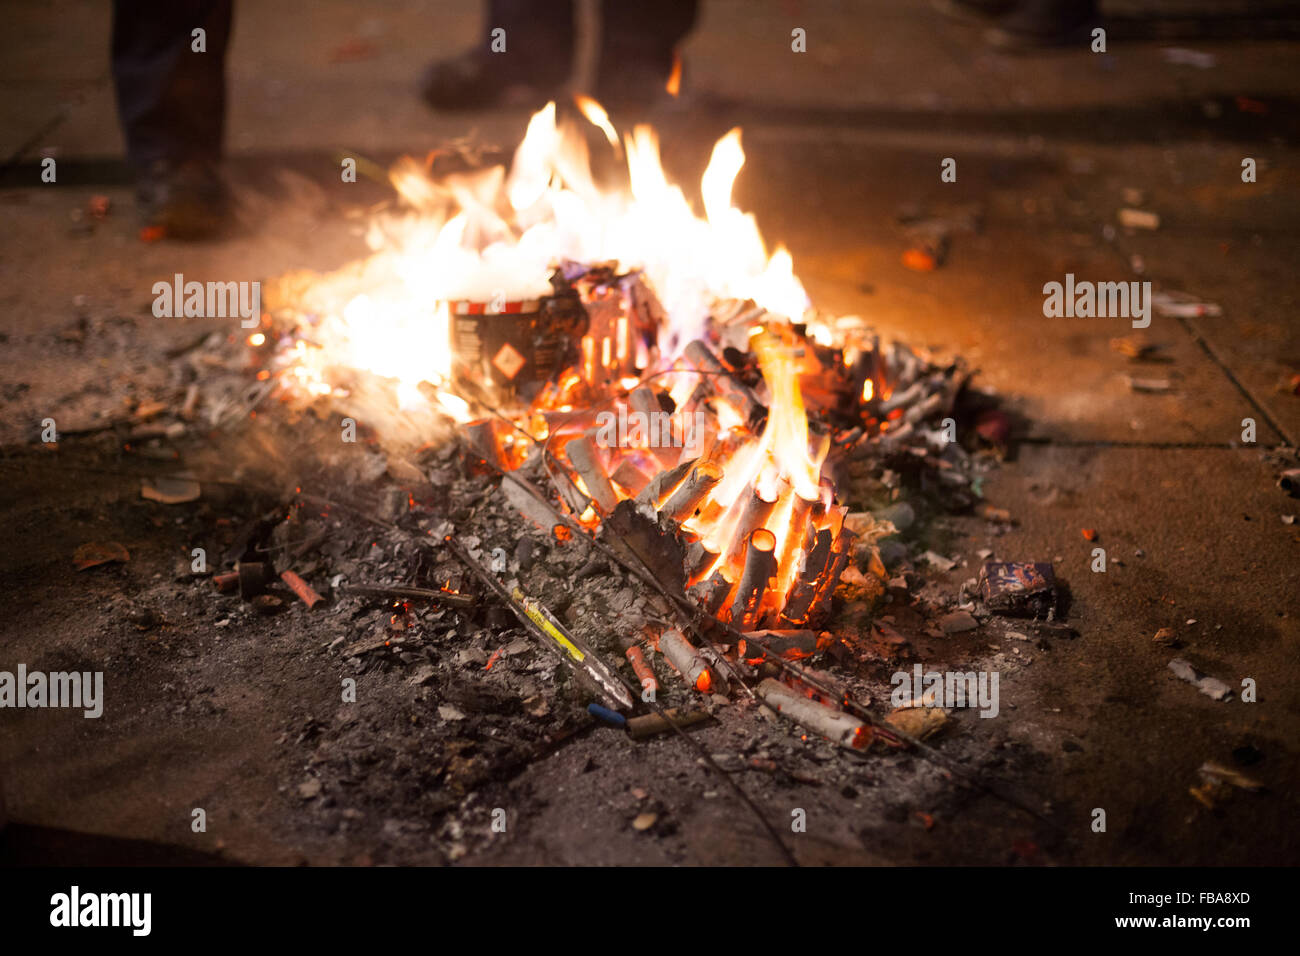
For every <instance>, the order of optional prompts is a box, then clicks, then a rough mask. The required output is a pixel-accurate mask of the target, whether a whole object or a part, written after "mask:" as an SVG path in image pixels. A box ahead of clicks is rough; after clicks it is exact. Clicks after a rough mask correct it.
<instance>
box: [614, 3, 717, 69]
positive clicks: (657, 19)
mask: <svg viewBox="0 0 1300 956" xmlns="http://www.w3.org/2000/svg"><path fill="white" fill-rule="evenodd" d="M698 6H699V4H698V2H697V0H658V2H655V3H642V2H636V0H603V3H602V4H601V21H602V24H601V37H600V68H601V71H602V73H603V72H605V71H608V70H617V69H619V68H620V66H625V65H638V66H643V67H651V68H653V69H654V70H656V71H662V73H663V74H664V76H665V77H666V76H667V75H668V72H669V71H670V70H671V69H672V65H673V49H674V47H676V46H677V44H678V43H680V42H681V40H682V38H683V37H685V36H686V34H687V33H689V32H690V30H691V27H693V26H694V25H695V14H696V10H697V8H698Z"/></svg>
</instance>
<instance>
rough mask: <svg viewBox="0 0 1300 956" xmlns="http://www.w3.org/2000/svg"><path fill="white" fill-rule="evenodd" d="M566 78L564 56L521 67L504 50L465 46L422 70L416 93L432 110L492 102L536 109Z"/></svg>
mask: <svg viewBox="0 0 1300 956" xmlns="http://www.w3.org/2000/svg"><path fill="white" fill-rule="evenodd" d="M568 78H569V61H568V58H567V57H564V56H557V57H556V58H555V59H554V60H553V61H552V62H549V63H547V64H545V65H542V66H538V67H535V68H533V67H523V66H521V61H519V60H517V59H512V60H507V59H506V55H505V54H492V53H484V52H482V51H480V50H468V51H466V52H465V53H462V54H460V55H459V56H455V57H452V58H451V59H447V60H439V61H437V62H436V63H434V64H432V65H431V66H430V67H429V68H428V69H427V70H425V73H424V77H423V78H422V80H421V81H420V95H421V97H423V99H424V101H425V102H426V103H428V104H429V106H431V107H433V108H434V109H436V110H481V109H487V108H489V107H493V106H527V107H529V108H532V109H540V108H541V107H542V106H545V105H546V103H547V101H548V100H553V99H555V98H556V97H557V96H559V95H560V94H561V93H562V88H563V86H564V83H565V81H567V80H568Z"/></svg>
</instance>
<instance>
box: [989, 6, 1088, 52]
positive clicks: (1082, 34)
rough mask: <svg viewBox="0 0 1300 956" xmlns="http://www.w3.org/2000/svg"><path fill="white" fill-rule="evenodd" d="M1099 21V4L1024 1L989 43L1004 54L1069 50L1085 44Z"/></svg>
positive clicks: (999, 24) (998, 24)
mask: <svg viewBox="0 0 1300 956" xmlns="http://www.w3.org/2000/svg"><path fill="white" fill-rule="evenodd" d="M1096 18H1097V4H1096V0H1021V2H1020V3H1018V4H1016V7H1015V9H1014V10H1012V11H1010V12H1009V13H1006V14H1004V15H1002V16H1001V17H999V18H998V19H997V21H996V23H995V25H994V27H993V28H992V29H991V30H988V31H987V32H986V33H985V39H986V40H987V41H988V42H989V44H990V45H992V46H995V47H998V48H1000V49H1003V50H1028V49H1034V48H1037V47H1050V46H1065V45H1067V44H1070V43H1075V42H1081V41H1082V40H1084V39H1085V38H1086V37H1087V36H1088V30H1089V27H1090V26H1091V25H1092V23H1093V21H1095V20H1096Z"/></svg>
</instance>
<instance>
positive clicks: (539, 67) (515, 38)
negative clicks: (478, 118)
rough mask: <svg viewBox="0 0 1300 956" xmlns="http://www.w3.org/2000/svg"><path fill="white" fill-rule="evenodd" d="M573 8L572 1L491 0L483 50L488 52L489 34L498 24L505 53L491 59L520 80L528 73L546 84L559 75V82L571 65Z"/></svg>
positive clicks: (567, 73)
mask: <svg viewBox="0 0 1300 956" xmlns="http://www.w3.org/2000/svg"><path fill="white" fill-rule="evenodd" d="M573 7H574V0H491V2H490V3H489V4H488V9H487V22H486V23H485V24H484V27H485V32H486V35H485V36H484V37H483V49H484V50H487V51H488V52H489V53H491V43H492V38H491V33H492V31H493V30H495V29H497V28H498V27H499V28H500V29H502V30H505V31H506V52H505V53H498V54H491V57H492V61H493V62H498V61H499V62H500V64H501V66H502V67H503V68H504V69H506V70H507V71H509V73H510V74H511V75H512V76H514V77H515V78H517V79H518V80H520V81H528V80H531V79H532V78H533V76H532V74H537V75H538V81H539V82H548V83H549V82H558V81H556V80H555V79H554V78H555V76H556V75H557V74H562V75H561V76H560V81H562V80H563V79H565V78H567V77H568V75H569V70H570V68H571V67H572V65H573V46H574V43H573V41H574V39H575V36H574V32H575V29H576V28H575V27H574V17H573ZM557 67H562V68H560V69H557Z"/></svg>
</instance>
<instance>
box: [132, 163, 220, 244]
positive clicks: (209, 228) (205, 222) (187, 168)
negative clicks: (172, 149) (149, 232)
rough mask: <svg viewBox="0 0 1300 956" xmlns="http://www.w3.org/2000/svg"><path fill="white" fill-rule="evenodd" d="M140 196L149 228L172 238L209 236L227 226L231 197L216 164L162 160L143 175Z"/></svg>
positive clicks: (142, 212)
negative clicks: (158, 230)
mask: <svg viewBox="0 0 1300 956" xmlns="http://www.w3.org/2000/svg"><path fill="white" fill-rule="evenodd" d="M136 198H137V200H138V202H139V205H140V213H141V216H142V218H143V219H144V222H145V226H146V228H150V229H160V230H161V232H162V235H163V236H166V237H168V238H171V239H208V238H210V237H212V236H214V235H217V234H218V233H219V232H221V231H222V229H223V228H224V227H225V225H226V223H227V222H228V220H229V216H230V197H229V194H228V193H227V192H226V188H225V184H224V183H222V181H221V177H220V176H219V175H218V173H217V168H216V165H215V164H214V163H211V162H206V161H202V160H189V161H186V162H182V163H171V162H167V161H160V162H158V163H155V164H154V165H153V167H151V168H150V170H149V172H148V173H146V174H145V175H144V176H142V177H141V178H140V181H139V184H138V186H137V189H136Z"/></svg>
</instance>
